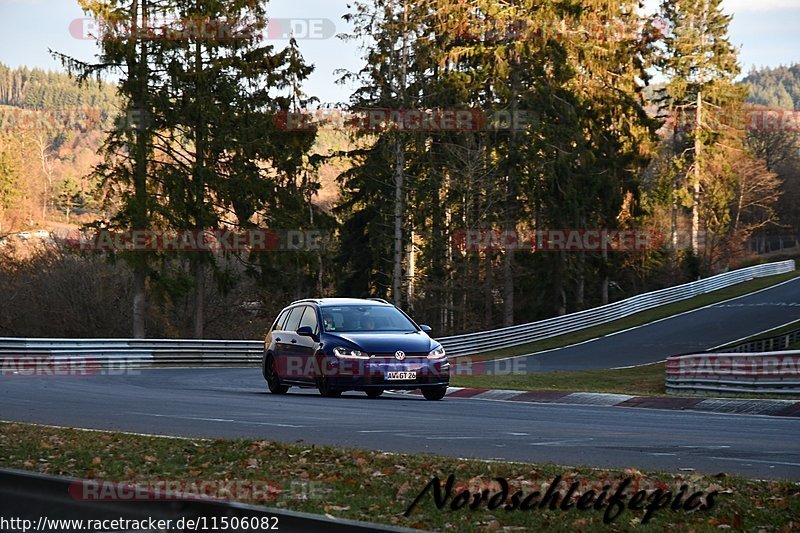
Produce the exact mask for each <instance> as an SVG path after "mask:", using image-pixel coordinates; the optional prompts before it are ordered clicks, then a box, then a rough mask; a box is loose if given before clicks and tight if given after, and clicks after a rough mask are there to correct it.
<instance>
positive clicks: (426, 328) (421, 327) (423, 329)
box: [419, 324, 433, 333]
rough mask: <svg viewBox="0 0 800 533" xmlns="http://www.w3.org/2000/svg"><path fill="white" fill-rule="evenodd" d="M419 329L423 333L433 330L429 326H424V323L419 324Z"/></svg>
mask: <svg viewBox="0 0 800 533" xmlns="http://www.w3.org/2000/svg"><path fill="white" fill-rule="evenodd" d="M419 329H421V330H422V331H424V332H425V333H430V332H431V331H433V329H431V327H430V326H426V325H425V324H420V325H419Z"/></svg>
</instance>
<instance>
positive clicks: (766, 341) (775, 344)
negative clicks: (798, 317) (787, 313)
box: [723, 329, 800, 353]
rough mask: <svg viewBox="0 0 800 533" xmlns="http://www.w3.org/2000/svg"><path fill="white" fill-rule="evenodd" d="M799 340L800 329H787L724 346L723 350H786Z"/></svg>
mask: <svg viewBox="0 0 800 533" xmlns="http://www.w3.org/2000/svg"><path fill="white" fill-rule="evenodd" d="M797 342H800V329H795V330H792V331H787V332H786V333H781V334H780V335H773V336H772V337H765V338H763V339H755V340H752V341H746V342H741V343H739V344H737V345H735V346H731V347H729V348H723V351H725V352H727V353H741V352H771V351H775V350H785V349H787V348H788V347H789V346H791V345H792V344H796V343H797Z"/></svg>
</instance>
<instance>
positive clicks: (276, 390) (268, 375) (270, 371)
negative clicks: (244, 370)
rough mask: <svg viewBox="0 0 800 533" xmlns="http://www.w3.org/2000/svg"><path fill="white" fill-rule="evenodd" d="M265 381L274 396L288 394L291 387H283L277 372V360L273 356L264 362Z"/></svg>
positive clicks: (269, 356)
mask: <svg viewBox="0 0 800 533" xmlns="http://www.w3.org/2000/svg"><path fill="white" fill-rule="evenodd" d="M264 379H266V380H267V387H269V391H270V392H271V393H272V394H286V393H287V392H288V391H289V387H287V386H286V385H281V378H280V377H279V376H278V373H277V372H276V371H275V359H273V357H272V356H271V355H268V356H267V358H266V359H265V360H264Z"/></svg>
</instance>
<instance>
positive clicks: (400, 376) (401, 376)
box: [386, 372, 417, 381]
mask: <svg viewBox="0 0 800 533" xmlns="http://www.w3.org/2000/svg"><path fill="white" fill-rule="evenodd" d="M386 379H387V380H388V381H402V380H408V379H417V373H416V372H387V373H386Z"/></svg>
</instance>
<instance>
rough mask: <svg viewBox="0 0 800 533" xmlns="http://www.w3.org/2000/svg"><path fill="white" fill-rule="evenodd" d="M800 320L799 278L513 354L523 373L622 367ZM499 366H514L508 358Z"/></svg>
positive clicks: (723, 343)
mask: <svg viewBox="0 0 800 533" xmlns="http://www.w3.org/2000/svg"><path fill="white" fill-rule="evenodd" d="M795 320H800V278H796V279H793V280H790V281H787V282H784V283H781V284H778V285H775V286H773V287H769V288H767V289H764V290H761V291H758V292H754V293H751V294H747V295H744V296H740V297H738V298H735V299H732V300H727V301H724V302H719V303H717V304H713V305H711V306H709V307H704V308H701V309H696V310H694V311H690V312H688V313H684V314H681V315H677V316H674V317H670V318H666V319H663V320H659V321H656V322H651V323H649V324H645V325H644V326H640V327H637V328H634V329H630V330H627V331H622V332H619V333H613V334H610V335H607V336H605V337H601V338H598V339H595V340H592V341H588V342H584V343H581V344H576V345H573V346H567V347H564V348H558V349H555V350H550V351H546V352H540V353H536V354H532V355H529V356H521V357H518V358H515V359H516V360H517V361H519V362H518V363H517V365H516V368H517V369H519V370H521V371H525V372H549V371H553V370H588V369H592V368H618V367H623V366H634V365H642V364H647V363H653V362H656V361H663V360H665V359H666V358H667V357H669V356H671V355H678V354H684V353H690V352H695V353H697V352H703V351H705V350H708V349H711V348H715V347H717V346H720V345H725V344H728V343H731V342H733V341H736V340H739V339H742V338H746V337H750V336H753V335H756V334H758V333H761V332H763V331H765V330H769V329H773V328H777V327H780V326H782V325H784V324H786V323H789V322H792V321H795ZM495 364H496V365H497V366H496V368H497V370H500V371H504V370H508V369H511V368H512V366H510V364H509V363H508V362H502V361H499V362H497V363H495Z"/></svg>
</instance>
